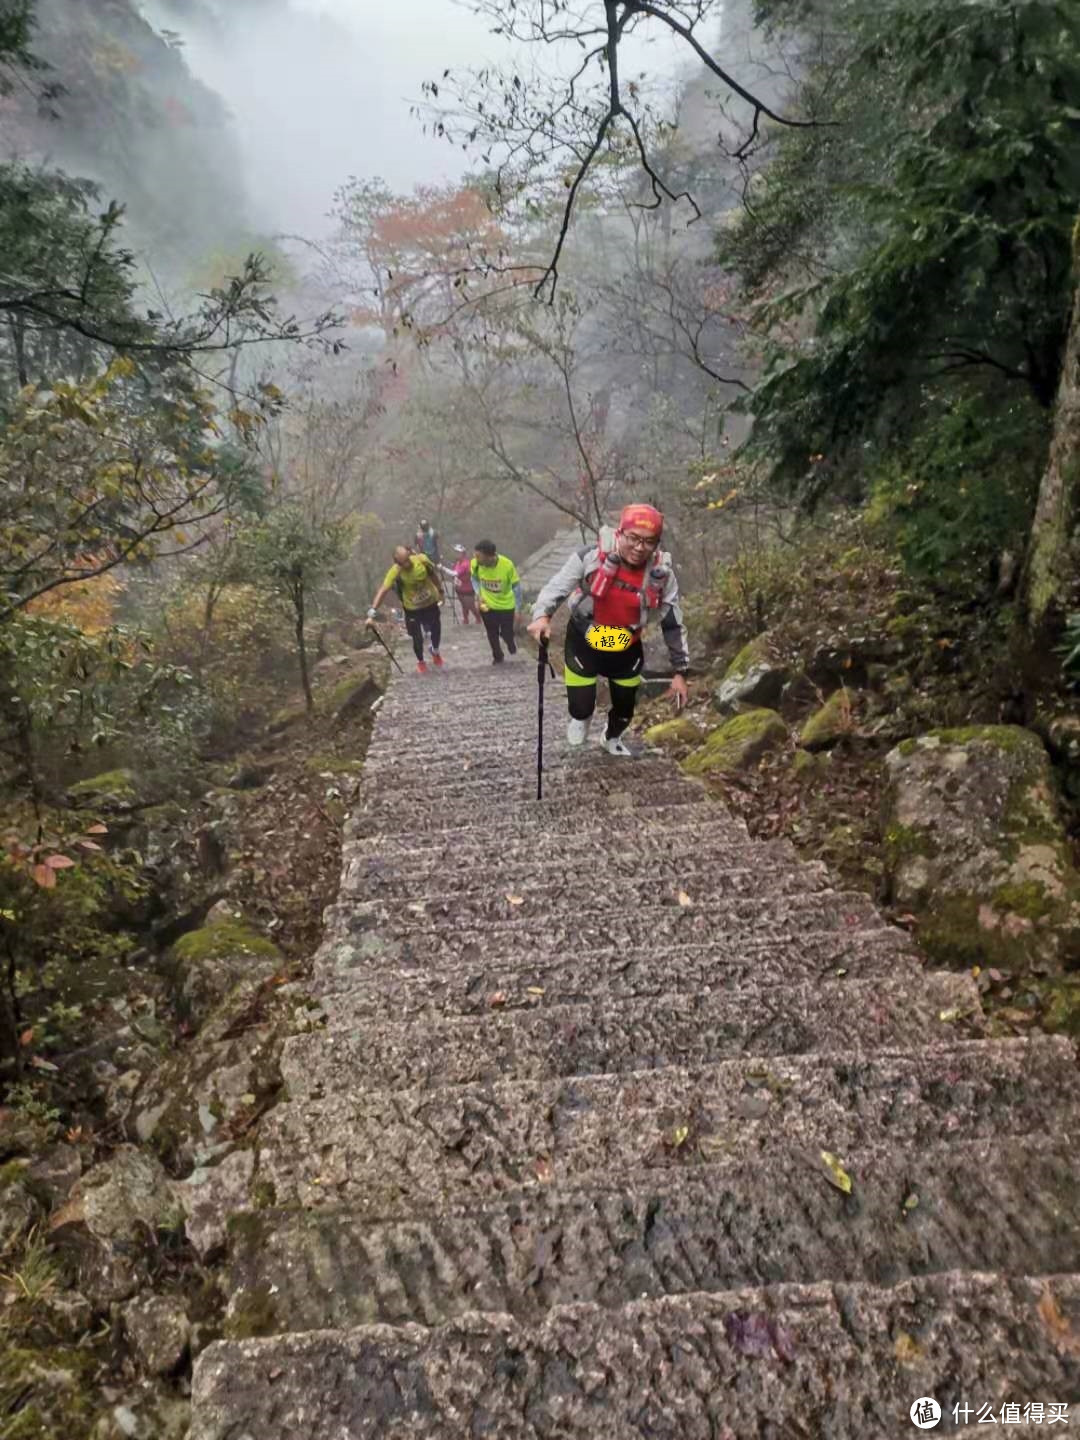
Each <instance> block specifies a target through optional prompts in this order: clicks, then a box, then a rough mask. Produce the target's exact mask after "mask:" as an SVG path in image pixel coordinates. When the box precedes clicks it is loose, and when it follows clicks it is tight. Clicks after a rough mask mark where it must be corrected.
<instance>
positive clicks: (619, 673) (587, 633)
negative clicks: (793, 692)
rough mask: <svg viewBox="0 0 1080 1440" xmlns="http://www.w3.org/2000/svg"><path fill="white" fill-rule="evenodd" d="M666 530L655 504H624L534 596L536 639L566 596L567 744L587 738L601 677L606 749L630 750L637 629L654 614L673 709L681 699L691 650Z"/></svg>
mask: <svg viewBox="0 0 1080 1440" xmlns="http://www.w3.org/2000/svg"><path fill="white" fill-rule="evenodd" d="M663 529H664V517H663V515H661V513H660V511H659V510H656V509H654V508H653V506H652V505H627V506H626V507H625V509H624V510H623V512H622V514H621V516H620V517H619V525H618V529H616V530H614V531H612V530H610V529H608V528H607V527H605V528H604V529H602V530H601V531H600V534H599V537H598V543H597V544H595V545H586V546H584V547H583V548H582V549H580V550H576V551H575V552H574V554H573V555H571V556H570V558H569V560H567V562H566V564H565V565H564V566H563V568H562V569H561V570H560V571H559V573H558V574H557V575H554V576H552V578H551V579H550V580H549V581H548V583H547V584H546V585H545V586H544V588H543V589H542V590H541V592H540V594H539V595H538V596H537V598H536V604H535V605H534V606H533V618H532V623H531V624H530V625H529V634H530V635H532V636H533V638H534V639H536V640H547V639H548V638H549V637H550V635H551V617H552V615H554V613H555V611H556V610H557V609H558V608H559V606H560V605H561V604H562V603H563V601H564V600H567V601H568V602H569V611H570V618H569V623H568V624H567V627H566V646H565V651H564V664H565V669H564V676H565V679H566V701H567V705H568V707H569V710H570V721H569V724H568V725H567V728H566V738H567V741H568V743H569V744H571V745H584V743H585V741H586V739H587V738H588V734H589V722H590V720H591V719H592V715H593V711H594V710H595V709H596V685H597V679H598V677H600V676H603V677H604V678H605V679H606V680H607V682H608V687H609V689H610V691H611V709H610V711H609V712H608V720H607V727H606V729H605V732H604V748H605V749H606V750H607V751H608V753H609V754H610V755H629V754H630V753H631V751H630V750H629V749H628V747H627V745H626V744H625V742H624V741H623V739H622V734H623V731H624V730H625V729H626V728H627V726H628V725H629V724H630V722H631V720H633V718H634V707H635V705H636V704H637V694H638V690H639V689H640V687H641V671H642V669H643V668H644V664H645V653H644V651H643V649H642V645H641V636H642V633H643V631H644V629H645V626H646V625H647V624H648V622H649V620H650V619H652V618H656V619H658V620H659V622H660V633H661V634H662V635H663V637H664V640H665V642H666V643H667V648H668V654H669V655H670V656H671V665H672V669H673V670H674V671H675V674H674V675H673V676H672V680H671V686H670V688H669V689H668V691H667V695H668V696H669V697H670V698H671V699H672V700H674V702H675V706H676V709H678V710H681V709H682V707H683V706H684V705H685V704H686V672H687V669H688V668H689V664H690V656H689V653H688V641H687V636H686V627H685V626H684V624H683V617H682V608H681V607H680V605H679V582H678V581H677V580H676V578H675V572H674V571H673V570H672V568H671V557H670V556H669V555H667V554H666V553H664V552H663V551H661V550H660V548H659V546H660V538H661V535H662V534H663Z"/></svg>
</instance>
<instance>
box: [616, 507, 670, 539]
mask: <svg viewBox="0 0 1080 1440" xmlns="http://www.w3.org/2000/svg"><path fill="white" fill-rule="evenodd" d="M631 525H632V526H633V527H634V528H635V529H636V530H640V531H642V533H643V534H646V535H655V536H656V538H657V539H659V538H660V535H661V532H662V531H663V529H664V517H663V515H661V514H660V511H659V510H657V509H655V508H654V507H653V506H652V505H627V506H626V507H625V508H624V509H623V512H622V514H621V515H620V516H619V529H620V530H628V529H629V528H630V526H631Z"/></svg>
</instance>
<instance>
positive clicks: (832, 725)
mask: <svg viewBox="0 0 1080 1440" xmlns="http://www.w3.org/2000/svg"><path fill="white" fill-rule="evenodd" d="M851 712H852V700H851V694H850V692H849V691H848V690H846V689H843V688H841V689H839V690H837V691H836V692H835V693H834V694H832V695H830V696H829V698H828V700H826V701H825V704H824V705H822V707H821V708H820V710H816V711H815V712H814V714H813V715H811V716H810V718H809V719H808V720H807V721H806V723H805V724H804V725H803V727H802V730H801V732H800V734H799V744H800V745H802V746H804V747H805V748H806V749H807V750H824V749H826V748H827V747H828V746H830V745H835V744H836V742H837V741H838V740H840V739H842V737H843V736H844V735H847V734H849V733H850V731H851V729H852V719H851Z"/></svg>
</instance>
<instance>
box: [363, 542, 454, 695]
mask: <svg viewBox="0 0 1080 1440" xmlns="http://www.w3.org/2000/svg"><path fill="white" fill-rule="evenodd" d="M391 590H394V591H396V593H397V595H398V598H399V599H400V601H401V606H402V609H403V610H404V611H405V629H406V630H407V631H408V632H409V639H410V640H411V641H412V647H413V653H414V654H415V656H416V669H417V672H418V673H419V674H420V675H426V674H427V665H426V664H425V663H424V632H425V630H426V631H427V635H428V643H429V644H430V646H431V661H432V664H433V665H435V666H436V667H437V668H439V669H441V668H442V664H443V658H442V656H441V655H440V654H439V646H440V644H441V643H442V616H441V615H440V614H439V606H440V605H441V604H442V603H443V601H444V600H445V599H446V594H445V591H444V590H443V583H442V576H441V575H440V574H439V569H438V566H437V565H435V564H434V563H433V562H432V561H431V560H429V559H428V558H427V556H426V555H421V554H418V553H417V552H416V551H415V550H413V549H411V548H410V547H409V546H408V545H398V546H397V548H396V549H395V550H394V563H393V564H392V565H391V566H390V569H389V570H388V571H387V572H386V578H385V579H384V580H383V583H382V584H381V585H380V586H379V589H378V591H377V592H376V595H375V599H374V600H373V601H372V602H371V609H370V610H369V611H368V612H367V623H368V624H369V625H374V624H375V621H376V620H377V619H378V614H379V605H380V603H381V601H382V600H383V597H384V596H386V595H388V594H389V593H390V591H391Z"/></svg>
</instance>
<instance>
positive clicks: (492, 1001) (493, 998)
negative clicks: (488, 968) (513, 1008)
mask: <svg viewBox="0 0 1080 1440" xmlns="http://www.w3.org/2000/svg"><path fill="white" fill-rule="evenodd" d="M488 1004H489V1005H492V1006H495V1005H505V1004H506V992H505V991H503V990H496V991H495V994H494V995H489V996H488Z"/></svg>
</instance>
